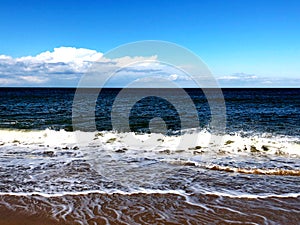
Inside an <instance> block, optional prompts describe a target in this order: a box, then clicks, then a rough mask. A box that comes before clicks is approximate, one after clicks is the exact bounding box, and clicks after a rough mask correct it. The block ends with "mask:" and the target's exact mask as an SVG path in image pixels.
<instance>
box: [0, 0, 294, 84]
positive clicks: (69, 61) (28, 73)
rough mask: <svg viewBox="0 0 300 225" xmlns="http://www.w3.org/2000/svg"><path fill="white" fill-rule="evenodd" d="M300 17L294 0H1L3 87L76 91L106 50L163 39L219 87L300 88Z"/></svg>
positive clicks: (0, 56) (1, 67)
mask: <svg viewBox="0 0 300 225" xmlns="http://www.w3.org/2000/svg"><path fill="white" fill-rule="evenodd" d="M299 12H300V1H297V0H289V1H284V0H282V1H278V0H272V1H271V0H270V1H269V0H265V1H262V0H259V1H258V0H251V1H247V0H241V1H238V0H231V1H230V0H227V1H225V0H224V1H222V0H220V1H217V0H212V1H201V0H199V1H188V0H186V1H179V0H174V1H166V0H159V1H157V0H152V1H130V0H127V1H123V0H120V1H109V0H106V1H91V0H85V1H79V0H73V1H66V0H65V1H63V0H61V1H55V0H52V1H48V0H44V1H40V0H26V1H20V0H18V1H17V0H3V1H1V2H0V29H1V33H0V34H1V35H0V86H76V85H77V83H78V81H79V80H80V77H81V76H82V75H83V74H84V73H85V71H86V70H87V68H88V66H89V65H90V63H89V62H93V61H95V60H98V59H99V58H100V57H101V56H102V55H103V54H105V53H106V52H108V51H110V50H111V49H114V48H116V47H118V46H120V45H124V44H126V43H130V42H135V41H141V40H163V41H168V42H173V43H176V44H178V45H180V46H183V47H185V48H187V49H189V50H190V51H192V52H193V53H195V54H197V55H198V56H199V57H200V58H201V59H202V60H203V62H204V63H206V65H207V66H208V67H209V69H210V71H211V72H212V73H213V75H214V76H215V78H216V80H217V81H218V82H219V83H220V85H221V86H224V87H244V86H250V87H256V86H257V87H260V86H267V87H279V86H280V87H281V86H282V87H300V75H299V74H300V63H299V62H300V13H299ZM171 75H173V74H171ZM124 76H126V75H124ZM174 77H175V76H173V78H174ZM179 77H180V76H179ZM118 85H122V84H118Z"/></svg>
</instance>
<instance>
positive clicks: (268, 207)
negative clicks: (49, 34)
mask: <svg viewBox="0 0 300 225" xmlns="http://www.w3.org/2000/svg"><path fill="white" fill-rule="evenodd" d="M188 198H189V199H193V202H197V203H196V204H195V203H193V204H192V203H189V200H188V199H187V197H186V196H182V195H179V194H142V193H139V194H130V195H127V194H87V195H66V196H59V197H43V196H38V195H33V196H12V195H3V196H1V198H0V201H1V203H0V205H1V206H0V214H1V218H0V224H2V225H14V224H16V225H17V224H23V225H26V224H31V225H32V224H33V225H34V224H40V225H41V224H44V225H50V224H240V223H241V222H242V223H243V224H297V223H298V222H297V221H299V220H300V216H299V213H297V212H299V208H298V207H299V200H300V197H297V198H289V197H286V198H278V197H270V198H232V197H225V196H216V195H200V194H198V195H195V194H192V195H190V196H189V197H188Z"/></svg>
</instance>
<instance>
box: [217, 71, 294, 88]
mask: <svg viewBox="0 0 300 225" xmlns="http://www.w3.org/2000/svg"><path fill="white" fill-rule="evenodd" d="M217 80H218V81H219V84H220V86H222V87H299V86H300V79H292V78H280V77H276V78H275V76H274V78H272V77H263V76H257V75H254V74H246V73H235V74H232V75H226V76H219V77H217Z"/></svg>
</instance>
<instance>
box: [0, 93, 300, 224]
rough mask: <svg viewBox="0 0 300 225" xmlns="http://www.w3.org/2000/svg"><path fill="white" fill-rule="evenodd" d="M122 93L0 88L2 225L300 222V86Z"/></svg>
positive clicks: (0, 195) (0, 199)
mask: <svg viewBox="0 0 300 225" xmlns="http://www.w3.org/2000/svg"><path fill="white" fill-rule="evenodd" d="M120 91H121V89H103V90H102V91H101V93H100V94H99V95H98V97H97V99H95V101H94V102H93V101H92V103H93V104H94V106H95V107H94V113H93V114H90V113H87V114H86V110H87V109H88V108H89V104H90V103H91V101H89V100H85V99H89V95H94V94H95V92H94V90H93V89H87V90H86V92H85V93H86V95H85V96H82V98H81V101H79V102H78V104H77V105H74V102H73V99H74V96H75V93H76V89H72V88H0V224H1V225H6V224H7V225H12V224H22V225H25V224H28V225H29V224H30V225H34V224H39V225H41V224H47V225H50V224H89V225H92V224H112V225H113V224H129V225H134V224H151V225H152V224H168V225H175V224H178V225H185V224H195V225H196V224H197V225H198V224H274V225H275V224H276V225H277V224H290V225H292V224H295V225H298V224H300V89H297V88H295V89H289V88H277V89H276V88H274V89H267V88H266V89H263V88H259V89H251V88H245V89H241V88H235V89H223V90H222V91H223V95H224V100H225V106H226V127H224V129H218V124H213V125H212V124H211V121H212V118H213V117H217V118H218V115H212V113H211V110H210V107H211V105H210V104H209V103H208V101H207V98H206V95H205V94H204V93H203V92H202V90H200V89H185V91H186V93H187V95H184V96H183V95H181V92H180V91H178V90H176V89H159V90H157V89H131V90H129V91H128V92H127V95H126V96H125V97H124V96H122V98H121V99H120V98H118V94H119V93H120ZM153 91H154V94H153V93H152V92H153ZM208 91H209V92H210V93H211V96H214V94H213V93H214V89H210V90H208ZM157 92H159V93H160V94H161V95H163V96H168V99H169V100H174V101H176V102H179V103H180V102H185V100H186V98H189V99H191V100H192V103H193V104H194V106H195V108H196V112H197V113H196V115H194V114H193V113H192V112H191V111H190V110H189V107H185V105H184V104H181V105H180V104H179V106H181V108H180V109H178V108H176V106H174V105H172V104H171V103H170V102H169V101H167V100H166V99H163V98H160V97H156V94H155V93H157ZM141 93H142V94H143V95H145V96H147V97H145V98H142V99H141V100H139V101H138V102H136V103H135V104H134V106H133V107H132V108H131V109H130V111H129V112H128V111H127V109H126V107H125V106H126V104H127V103H128V102H130V101H131V100H132V99H135V97H136V96H139V95H140V94H141ZM216 96H217V95H216ZM116 99H118V104H117V105H115V102H116ZM214 101H216V102H218V101H221V99H218V98H217V97H216V99H214ZM74 107H75V108H76V107H77V108H76V110H77V114H76V115H74ZM114 110H116V111H117V112H118V114H114V113H113V112H114ZM179 112H180V113H179ZM116 115H119V117H116ZM158 118H160V119H158ZM124 119H125V120H126V119H127V123H128V128H129V130H128V129H127V130H126V129H123V128H122V126H121V125H120V124H118V123H119V122H120V121H124ZM89 121H93V124H94V125H95V126H94V127H90V126H89ZM161 122H164V123H161ZM182 124H185V126H184V127H183V125H182ZM119 125H120V126H119ZM220 126H221V124H220ZM82 128H86V129H82ZM132 137H134V138H137V139H139V140H140V142H141V143H146V142H147V140H149V138H150V139H151V143H150V144H149V143H148V144H147V145H146V144H145V145H143V144H142V145H135V144H131V142H130V141H128V140H131V139H130V138H132ZM182 139H184V140H188V141H185V143H184V144H182V145H180V143H181V140H182ZM178 146H180V147H178Z"/></svg>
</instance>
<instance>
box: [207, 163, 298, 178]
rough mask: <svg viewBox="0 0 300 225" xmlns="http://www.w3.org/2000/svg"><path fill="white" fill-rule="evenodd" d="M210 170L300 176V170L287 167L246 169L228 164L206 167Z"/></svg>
mask: <svg viewBox="0 0 300 225" xmlns="http://www.w3.org/2000/svg"><path fill="white" fill-rule="evenodd" d="M206 168H207V169H210V170H218V171H225V172H231V173H244V174H262V175H279V176H300V170H286V169H256V168H255V169H245V168H233V167H226V166H217V165H214V166H210V167H208V166H207V167H206Z"/></svg>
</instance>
